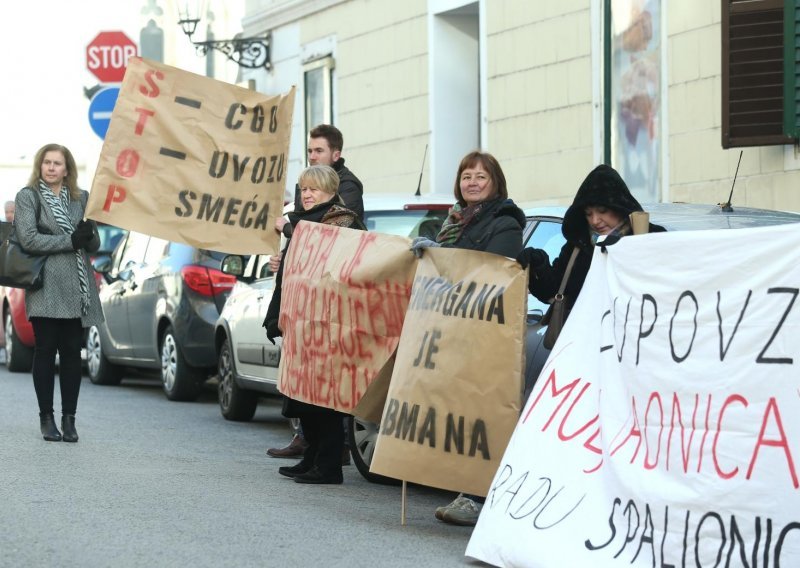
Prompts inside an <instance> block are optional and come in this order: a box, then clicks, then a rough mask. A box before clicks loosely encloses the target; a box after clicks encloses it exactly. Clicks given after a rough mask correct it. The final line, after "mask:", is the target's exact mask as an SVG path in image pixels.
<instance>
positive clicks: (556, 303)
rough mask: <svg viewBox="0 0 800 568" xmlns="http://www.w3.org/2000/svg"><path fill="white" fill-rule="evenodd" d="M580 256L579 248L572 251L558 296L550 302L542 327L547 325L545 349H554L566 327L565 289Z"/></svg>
mask: <svg viewBox="0 0 800 568" xmlns="http://www.w3.org/2000/svg"><path fill="white" fill-rule="evenodd" d="M577 256H578V247H575V248H574V249H572V254H571V255H570V257H569V262H568V263H567V269H566V270H565V271H564V277H563V278H562V279H561V285H560V286H559V287H558V294H556V295H555V297H554V298H553V299H552V300H551V302H550V307H549V308H548V309H547V313H546V314H544V317H543V318H542V322H541V323H542V325H547V330H546V331H545V333H544V340H543V341H542V343H543V344H544V347H545V349H552V348H553V346H554V345H555V344H556V339H558V336H559V335H560V334H561V328H563V327H564V322H565V321H566V319H567V315H568V314H567V305H566V304H567V302H566V298H565V297H564V289H565V288H566V287H567V280H569V275H570V273H572V267H573V266H574V265H575V257H577Z"/></svg>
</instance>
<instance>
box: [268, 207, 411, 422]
mask: <svg viewBox="0 0 800 568" xmlns="http://www.w3.org/2000/svg"><path fill="white" fill-rule="evenodd" d="M409 246H410V241H409V240H408V239H406V238H404V237H397V236H392V235H384V234H381V233H370V232H366V231H357V230H354V229H344V228H341V227H335V226H332V225H323V224H321V223H309V222H307V221H301V222H300V223H298V224H297V227H295V230H294V233H293V235H292V240H291V245H290V246H289V250H288V252H287V255H286V258H285V259H284V263H285V265H284V268H283V270H284V272H283V283H282V287H281V313H280V317H279V322H278V325H279V326H280V328H281V330H282V331H283V347H282V351H281V362H280V381H279V383H278V389H279V390H280V391H281V392H282V393H283V394H285V395H287V396H290V397H291V398H294V399H296V400H301V401H303V402H309V403H311V404H316V405H318V406H325V407H328V408H334V409H336V410H340V411H342V412H351V411H352V409H353V408H354V407H355V406H356V405H357V404H358V402H359V401H360V399H361V397H362V396H363V395H364V393H365V392H366V391H367V389H368V387H369V386H370V385H371V383H372V382H373V380H374V379H375V377H376V376H377V375H378V373H379V372H380V370H381V369H382V368H383V366H384V364H385V363H386V362H387V361H388V360H389V358H390V357H391V355H392V353H393V352H394V351H395V349H396V348H397V344H398V343H399V341H400V332H401V330H402V329H403V318H404V317H405V313H406V308H407V307H408V298H409V295H410V293H411V280H412V278H413V274H414V266H415V264H416V259H415V258H414V255H413V254H411V252H409Z"/></svg>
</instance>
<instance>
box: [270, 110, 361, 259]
mask: <svg viewBox="0 0 800 568" xmlns="http://www.w3.org/2000/svg"><path fill="white" fill-rule="evenodd" d="M343 145H344V139H343V137H342V133H341V131H340V130H339V129H338V128H336V127H335V126H332V125H330V124H320V125H318V126H315V127H314V128H312V129H311V131H310V132H309V133H308V165H309V166H317V165H319V166H330V167H332V168H333V169H334V170H336V173H337V174H339V190H338V191H337V193H338V194H339V197H341V198H342V200H343V201H344V205H345V207H347V208H348V209H350V210H351V211H355V212H356V214H357V215H358V218H359V219H360V220H361V221H364V199H363V194H364V186H363V185H362V184H361V180H359V179H358V178H357V177H356V175H355V174H354V173H353V172H351V171H350V170H349V169H348V168H347V167H346V166H345V165H344V158H342V146H343ZM294 210H295V211H302V210H303V206H302V204H301V203H300V186H298V185H295V186H294ZM275 226H276V228H277V229H278V230H279V231H282V232H284V234H285V233H289V234H286V236H287V237H289V236H290V235H291V230H292V229H291V227H292V226H291V225H290V224H287V223H286V219H283V218H280V219H278V220H277V222H276V223H275ZM278 261H279V260H278ZM275 264H276V269H275V270H277V262H276V263H275ZM271 265H272V262H270V266H271ZM275 270H273V272H275Z"/></svg>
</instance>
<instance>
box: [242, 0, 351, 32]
mask: <svg viewBox="0 0 800 568" xmlns="http://www.w3.org/2000/svg"><path fill="white" fill-rule="evenodd" d="M346 1H347V0H286V1H285V2H281V3H279V4H273V5H272V6H269V7H267V8H264V9H263V10H260V11H258V12H255V13H253V14H249V15H247V16H245V17H244V18H243V19H242V28H243V33H244V35H245V36H248V37H249V36H253V35H258V34H262V33H264V32H268V31H271V30H274V29H275V28H279V27H281V26H285V25H286V24H289V23H291V22H295V21H297V20H301V19H303V18H305V17H307V16H310V15H311V14H314V13H316V12H320V11H322V10H327V9H328V8H330V7H331V6H335V5H336V4H341V3H343V2H346Z"/></svg>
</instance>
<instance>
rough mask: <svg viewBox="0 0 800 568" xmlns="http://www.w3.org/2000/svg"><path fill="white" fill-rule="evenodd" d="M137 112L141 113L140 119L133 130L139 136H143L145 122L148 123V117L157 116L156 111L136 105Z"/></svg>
mask: <svg viewBox="0 0 800 568" xmlns="http://www.w3.org/2000/svg"><path fill="white" fill-rule="evenodd" d="M136 112H138V113H139V120H137V121H136V126H135V127H134V129H133V131H134V132H135V133H136V135H137V136H141V135H142V132H144V127H145V124H146V123H147V119H148V118H150V117H151V116H155V115H156V113H155V111H152V110H149V109H146V108H139V107H136Z"/></svg>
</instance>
